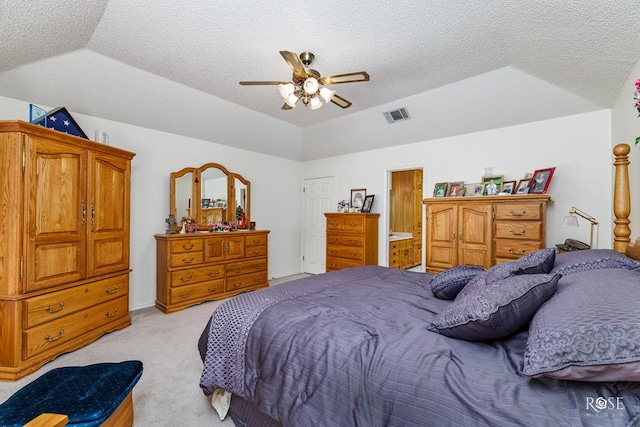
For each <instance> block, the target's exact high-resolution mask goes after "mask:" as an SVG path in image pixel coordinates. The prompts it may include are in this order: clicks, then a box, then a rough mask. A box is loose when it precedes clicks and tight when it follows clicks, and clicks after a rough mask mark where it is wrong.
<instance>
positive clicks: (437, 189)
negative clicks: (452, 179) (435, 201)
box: [433, 182, 449, 197]
mask: <svg viewBox="0 0 640 427" xmlns="http://www.w3.org/2000/svg"><path fill="white" fill-rule="evenodd" d="M447 194H449V183H448V182H439V183H437V184H436V185H435V186H434V187H433V197H447Z"/></svg>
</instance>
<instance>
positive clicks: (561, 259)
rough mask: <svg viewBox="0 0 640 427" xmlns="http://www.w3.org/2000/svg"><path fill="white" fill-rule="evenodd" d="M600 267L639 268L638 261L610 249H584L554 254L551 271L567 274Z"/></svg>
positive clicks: (639, 262) (639, 263)
mask: <svg viewBox="0 0 640 427" xmlns="http://www.w3.org/2000/svg"><path fill="white" fill-rule="evenodd" d="M600 268H626V269H630V270H631V269H634V268H640V261H636V260H633V259H631V258H627V257H626V256H624V255H623V254H621V253H618V252H616V251H614V250H612V249H591V250H586V251H571V252H563V253H560V254H558V255H557V256H556V262H555V265H554V267H553V270H551V271H552V272H553V273H560V274H562V275H563V276H566V275H567V274H574V273H579V272H581V271H589V270H597V269H600Z"/></svg>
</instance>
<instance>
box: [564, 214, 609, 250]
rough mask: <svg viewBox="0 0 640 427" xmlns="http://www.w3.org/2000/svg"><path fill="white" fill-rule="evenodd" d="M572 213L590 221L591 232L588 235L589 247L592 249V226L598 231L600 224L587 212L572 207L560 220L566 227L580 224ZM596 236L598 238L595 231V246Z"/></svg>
mask: <svg viewBox="0 0 640 427" xmlns="http://www.w3.org/2000/svg"><path fill="white" fill-rule="evenodd" d="M574 215H577V216H579V217H581V218H584V219H586V220H587V221H589V222H590V223H591V234H590V235H589V247H590V248H591V249H594V246H593V229H594V228H596V227H597V228H598V231H600V225H599V224H598V221H596V219H595V218H594V217H592V216H591V215H589V214H586V213H585V212H583V211H581V210H580V209H578V208H576V207H572V208H571V210H569V215H567V216H565V217H564V219H563V220H562V225H566V226H568V227H579V226H580V224H579V223H578V218H577V217H575V216H574ZM597 238H598V234H597V233H596V246H597V245H598V244H597Z"/></svg>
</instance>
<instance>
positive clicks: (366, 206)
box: [360, 194, 375, 213]
mask: <svg viewBox="0 0 640 427" xmlns="http://www.w3.org/2000/svg"><path fill="white" fill-rule="evenodd" d="M374 197H375V194H371V195H369V196H364V202H363V203H362V209H361V210H360V212H363V213H369V212H371V207H372V206H373V198H374Z"/></svg>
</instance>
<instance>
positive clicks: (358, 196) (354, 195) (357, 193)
mask: <svg viewBox="0 0 640 427" xmlns="http://www.w3.org/2000/svg"><path fill="white" fill-rule="evenodd" d="M366 196H367V189H366V188H356V189H352V190H351V207H352V208H356V209H357V210H358V211H359V210H360V208H362V205H363V204H364V198H365V197H366Z"/></svg>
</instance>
